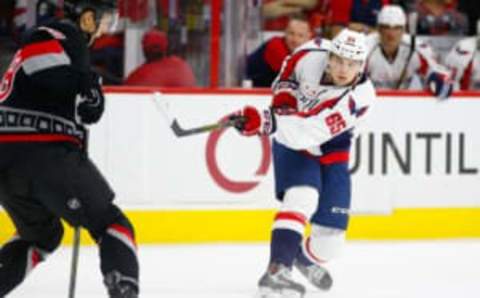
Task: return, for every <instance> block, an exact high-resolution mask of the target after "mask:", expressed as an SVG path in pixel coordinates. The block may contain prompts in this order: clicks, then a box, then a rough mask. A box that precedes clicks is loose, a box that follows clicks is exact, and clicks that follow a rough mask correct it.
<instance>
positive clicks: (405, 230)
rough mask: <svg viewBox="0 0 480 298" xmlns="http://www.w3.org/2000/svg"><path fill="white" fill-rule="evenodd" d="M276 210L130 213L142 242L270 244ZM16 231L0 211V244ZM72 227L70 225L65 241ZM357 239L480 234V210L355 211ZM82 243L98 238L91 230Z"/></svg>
mask: <svg viewBox="0 0 480 298" xmlns="http://www.w3.org/2000/svg"><path fill="white" fill-rule="evenodd" d="M274 214H275V210H168V211H165V210H135V211H127V215H128V216H129V218H130V219H131V221H132V222H133V224H134V226H135V228H136V237H137V242H138V243H139V244H164V243H172V244H173V243H208V242H264V241H268V240H269V238H270V230H271V224H272V221H273V216H274ZM13 233H14V229H13V226H12V224H11V222H10V220H9V219H8V216H7V215H6V214H5V212H3V211H2V212H0V243H3V242H5V241H6V240H8V238H9V237H11V235H12V234H13ZM72 234H73V233H72V230H71V229H66V233H65V239H64V244H70V243H71V239H72ZM347 237H348V239H355V240H421V239H451V238H480V208H415V209H396V210H395V211H394V212H393V213H392V214H388V215H354V216H352V218H351V221H350V227H349V230H348V232H347ZM82 243H83V244H92V243H93V241H92V240H91V239H90V237H89V236H88V235H87V233H86V232H85V231H83V233H82Z"/></svg>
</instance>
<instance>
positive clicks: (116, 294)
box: [105, 271, 138, 298]
mask: <svg viewBox="0 0 480 298" xmlns="http://www.w3.org/2000/svg"><path fill="white" fill-rule="evenodd" d="M125 279H126V278H125V277H123V276H122V275H121V274H120V273H119V272H117V271H113V272H111V273H109V274H107V276H106V277H105V285H106V287H107V289H108V295H109V297H110V298H138V294H137V289H136V286H134V283H132V282H129V281H126V280H125Z"/></svg>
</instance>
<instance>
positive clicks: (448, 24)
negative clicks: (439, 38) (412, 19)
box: [416, 0, 468, 35]
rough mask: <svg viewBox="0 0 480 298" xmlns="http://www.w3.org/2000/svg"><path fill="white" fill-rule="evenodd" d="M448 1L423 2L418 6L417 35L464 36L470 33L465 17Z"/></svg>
mask: <svg viewBox="0 0 480 298" xmlns="http://www.w3.org/2000/svg"><path fill="white" fill-rule="evenodd" d="M451 5H452V3H451V2H450V1H448V0H422V1H420V3H419V4H418V6H417V9H416V10H417V11H418V14H419V15H418V25H417V33H418V34H424V35H464V34H466V33H467V32H468V21H467V18H466V17H465V15H463V14H462V13H460V12H458V11H457V10H456V9H455V8H454V7H452V6H451Z"/></svg>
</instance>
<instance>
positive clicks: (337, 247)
mask: <svg viewBox="0 0 480 298" xmlns="http://www.w3.org/2000/svg"><path fill="white" fill-rule="evenodd" d="M344 243H345V231H344V230H342V229H337V228H331V227H326V226H320V225H317V224H313V225H312V232H311V235H310V237H308V238H307V239H306V240H305V242H304V244H303V250H304V252H305V255H306V256H307V257H308V258H309V259H310V260H311V261H313V262H315V263H323V262H327V261H329V260H331V259H333V258H335V257H336V256H338V255H339V254H340V253H341V251H342V249H343V246H344Z"/></svg>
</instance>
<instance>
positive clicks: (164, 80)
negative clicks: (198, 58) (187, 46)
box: [125, 29, 196, 87]
mask: <svg viewBox="0 0 480 298" xmlns="http://www.w3.org/2000/svg"><path fill="white" fill-rule="evenodd" d="M142 47H143V54H144V55H145V59H146V63H145V64H143V65H141V66H140V67H139V68H137V69H136V70H134V71H133V72H132V73H131V74H130V75H129V76H128V78H127V79H126V80H125V84H126V85H137V86H153V87H194V86H196V80H195V77H194V75H193V71H192V68H191V67H190V65H188V63H187V62H185V61H184V60H183V59H181V58H180V57H177V56H167V55H166V51H167V36H166V35H165V33H163V32H161V31H159V30H157V29H151V30H150V31H148V32H147V33H146V34H145V35H144V36H143V39H142Z"/></svg>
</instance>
